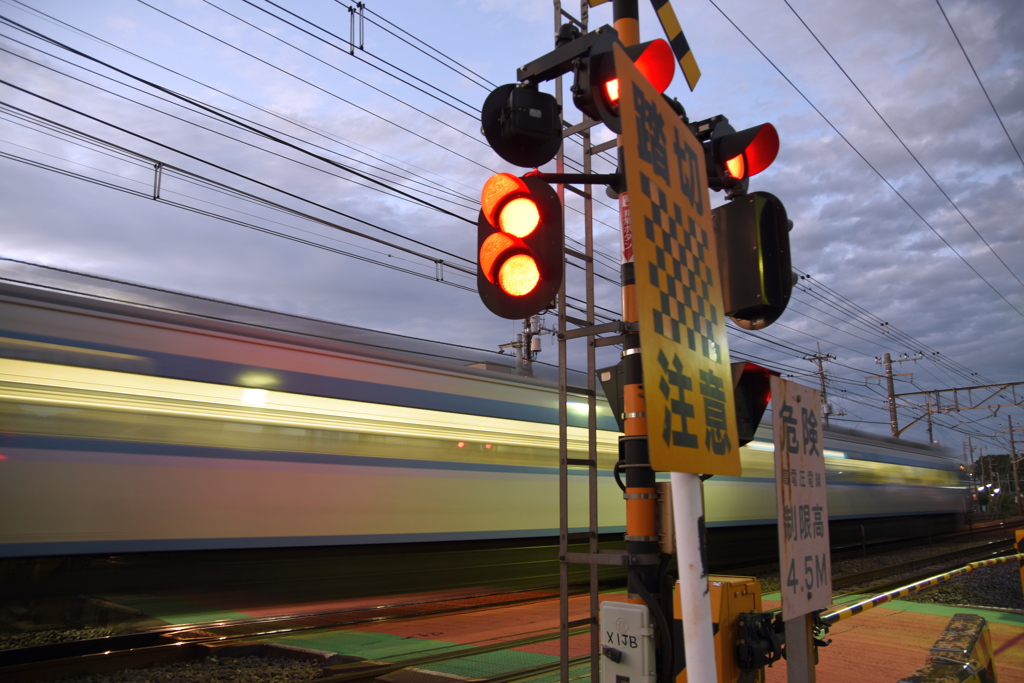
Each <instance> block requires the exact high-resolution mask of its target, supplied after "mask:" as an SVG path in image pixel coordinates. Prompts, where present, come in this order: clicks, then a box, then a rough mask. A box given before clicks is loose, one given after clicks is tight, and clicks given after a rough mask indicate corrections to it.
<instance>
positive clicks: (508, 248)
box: [477, 173, 565, 320]
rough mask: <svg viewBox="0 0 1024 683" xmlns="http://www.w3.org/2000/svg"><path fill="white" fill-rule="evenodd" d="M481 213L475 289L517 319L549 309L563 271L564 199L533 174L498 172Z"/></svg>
mask: <svg viewBox="0 0 1024 683" xmlns="http://www.w3.org/2000/svg"><path fill="white" fill-rule="evenodd" d="M480 205H481V208H480V215H479V217H478V218H477V254H478V260H477V289H478V290H479V292H480V300H481V301H483V303H484V305H485V306H487V308H488V309H489V310H490V311H491V312H492V313H494V314H495V315H498V316H501V317H502V318H508V319H510V320H519V319H523V318H528V317H530V316H531V315H535V314H537V313H539V312H541V311H543V310H545V309H548V308H551V307H552V306H553V302H554V300H555V297H556V296H557V295H558V291H559V290H560V289H561V287H562V279H563V278H564V275H565V256H564V253H565V232H564V218H563V215H562V202H561V201H560V200H559V198H558V194H557V193H556V192H555V191H554V189H553V188H552V187H551V186H550V185H549V184H548V183H546V182H544V181H543V180H541V179H540V178H538V177H536V176H532V175H526V176H523V177H516V176H514V175H512V174H511V173H498V174H496V175H493V176H491V177H490V178H489V179H488V180H487V182H486V183H485V184H484V189H483V192H482V193H481V195H480Z"/></svg>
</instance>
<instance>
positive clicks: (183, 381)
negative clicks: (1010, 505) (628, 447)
mask: <svg viewBox="0 0 1024 683" xmlns="http://www.w3.org/2000/svg"><path fill="white" fill-rule="evenodd" d="M498 358H500V357H498V356H496V354H490V355H488V354H487V353H486V352H482V351H481V352H478V351H473V350H468V349H465V348H461V347H452V346H447V345H442V344H437V343H432V342H424V341H422V340H416V339H409V338H403V337H398V336H395V335H386V334H383V333H375V332H369V331H366V330H362V329H360V328H356V327H349V326H344V325H339V324H334V323H327V322H322V321H315V320H310V319H307V318H301V317H296V316H290V315H284V314H279V313H270V312H267V311H261V310H257V309H253V308H248V307H244V306H238V305H232V304H226V303H222V302H216V301H211V300H207V299H202V298H199V297H191V296H186V295H179V294H173V293H169V292H164V291H160V290H153V289H149V288H144V287H138V286H129V285H125V284H122V283H113V282H110V281H106V280H102V279H97V278H90V277H88V276H83V275H77V274H72V273H66V272H62V271H55V270H50V269H42V268H39V267H34V266H29V265H27V264H19V263H16V262H11V261H0V558H17V557H42V556H51V555H65V556H66V555H82V554H90V555H97V554H114V553H127V552H139V551H162V550H202V549H229V548H274V547H277V548H282V547H303V546H344V545H367V544H382V543H387V544H394V543H410V542H421V541H459V540H477V539H503V538H504V539H530V538H542V537H543V538H550V537H555V536H557V527H558V489H557V483H558V469H557V463H558V427H557V425H558V405H557V385H556V384H554V383H553V382H550V381H545V380H544V379H534V378H524V377H518V376H515V375H514V374H513V373H512V372H511V371H510V369H509V368H508V367H504V368H498V369H497V370H496V369H495V368H494V363H493V361H495V360H497V359H498ZM572 408H573V407H571V409H570V411H569V412H570V423H571V426H570V428H569V447H570V450H571V451H575V453H573V452H571V453H570V457H584V455H583V454H584V453H585V450H586V431H585V429H584V428H583V427H584V425H585V424H586V413H585V411H586V407H585V404H584V406H583V410H584V412H579V411H578V410H575V409H572ZM597 419H598V427H599V432H598V434H599V438H598V445H597V448H598V455H599V462H600V477H599V481H600V483H599V499H600V501H601V503H600V515H599V521H600V526H601V531H602V532H603V533H617V532H618V533H621V532H623V531H624V530H625V517H624V516H625V505H624V504H623V502H622V496H621V493H620V491H619V490H618V487H617V485H616V483H615V480H614V477H613V475H612V466H613V464H614V461H615V460H616V458H617V450H618V449H617V437H618V434H617V431H616V430H617V427H616V422H615V420H614V418H613V416H612V414H611V413H610V411H609V408H608V405H607V404H606V403H604V402H603V401H602V402H600V404H599V407H598V416H597ZM772 450H773V448H772V442H771V434H770V432H768V431H766V430H764V429H762V430H761V431H760V432H759V434H758V438H757V439H756V440H755V441H753V442H751V444H750V445H749V446H748V447H745V448H744V449H743V451H742V462H743V476H742V477H738V478H737V477H714V478H713V479H711V480H709V481H708V482H707V484H706V487H705V493H706V506H707V523H708V526H709V527H710V528H711V529H712V533H714V528H716V527H718V528H730V527H732V528H736V527H747V526H750V525H771V524H774V523H775V497H774V479H773V476H774V469H773V467H774V466H773V459H772V458H773V453H772ZM825 456H826V458H827V460H826V462H827V466H828V469H827V484H828V497H829V513H830V521H831V523H832V524H833V525H836V524H841V523H850V522H852V523H855V524H856V523H858V522H862V521H863V520H867V519H890V520H891V519H897V520H907V519H911V518H913V519H929V520H935V524H936V526H935V529H936V531H938V530H939V528H940V527H945V526H949V525H952V523H953V520H954V518H955V517H956V515H958V514H961V513H963V512H964V511H965V502H966V489H965V487H964V482H963V481H962V480H961V477H960V475H961V470H960V469H959V467H958V464H957V463H956V462H955V461H954V460H953V459H952V458H951V457H950V456H949V454H947V453H946V452H944V451H942V450H940V449H937V448H934V447H930V446H924V445H920V444H913V443H909V442H903V441H899V440H894V439H886V438H881V439H880V438H877V437H866V436H863V435H857V434H855V433H852V432H838V431H832V432H826V435H825ZM586 479H587V477H586V475H585V472H583V471H573V470H571V474H570V480H571V481H570V489H571V491H570V499H571V500H573V501H578V502H579V503H580V509H578V510H577V509H574V510H573V511H572V516H571V517H570V525H573V524H576V525H578V526H579V527H580V528H582V527H584V526H585V519H586V518H585V516H584V515H585V514H586V513H585V509H583V508H584V504H585V501H586ZM833 528H835V527H834V526H833ZM833 533H835V532H833Z"/></svg>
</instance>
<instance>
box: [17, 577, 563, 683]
mask: <svg viewBox="0 0 1024 683" xmlns="http://www.w3.org/2000/svg"><path fill="white" fill-rule="evenodd" d="M553 599H557V596H556V595H552V593H551V592H549V591H520V592H515V593H493V594H487V595H480V596H474V597H467V598H459V599H449V600H439V601H433V602H419V603H404V604H395V605H386V606H377V607H373V608H369V609H355V610H345V611H337V612H322V613H314V614H302V615H285V616H276V617H267V618H258V619H241V620H233V621H228V622H210V623H205V624H190V625H188V626H183V627H173V628H165V629H159V630H154V631H147V632H144V633H137V634H129V635H121V636H108V637H105V638H96V639H89V640H80V641H74V642H69V643H60V644H53V645H41V646H37V647H28V648H20V649H16V650H6V651H0V680H3V681H12V682H13V681H43V680H57V679H60V678H66V677H71V676H77V675H81V674H84V673H92V674H103V673H109V672H113V671H120V670H124V669H134V668H141V667H144V666H151V665H154V664H163V663H172V662H181V661H188V660H192V659H200V658H204V657H208V656H210V655H212V654H215V653H228V654H231V655H236V654H239V653H240V654H251V653H253V648H252V647H251V644H252V643H253V642H254V641H258V640H259V639H260V638H264V637H269V636H281V635H285V634H290V633H300V632H309V633H312V632H316V631H327V630H332V629H338V628H344V627H352V626H358V625H361V624H367V623H380V622H385V621H392V620H400V619H413V618H417V617H428V616H431V617H432V616H440V615H450V614H457V613H465V612H471V611H482V610H491V609H498V608H501V607H510V606H513V605H523V604H528V603H533V602H542V601H548V600H553ZM557 637H558V632H557V630H555V631H554V632H553V634H552V633H543V634H534V635H531V636H528V637H524V638H523V639H522V643H520V644H530V643H533V642H541V641H543V640H549V639H554V638H557ZM243 643H244V644H248V645H250V647H247V648H246V647H243V648H241V649H240V648H239V647H238V646H239V644H243ZM517 646H518V645H511V644H509V643H508V642H503V643H502V644H501V645H496V646H494V647H495V648H496V649H508V648H509V647H517ZM233 647H234V648H235V649H234V651H232V650H231V649H230V648H233ZM480 647H486V646H478V647H476V648H474V649H473V652H474V653H478V654H479V653H481V652H484V651H486V650H481V649H480ZM259 649H260V647H257V650H259ZM262 649H263V650H267V649H268V648H266V647H265V646H263V647H262ZM271 649H272V648H271ZM442 650H444V649H442ZM447 650H450V651H440V652H435V653H432V654H429V655H428V654H423V653H420V655H419V656H417V657H413V658H411V659H409V660H405V659H403V660H402V663H400V664H398V663H396V664H394V665H393V666H394V667H395V668H396V669H400V668H406V667H408V666H414V665H415V662H418V663H419V664H423V663H429V662H432V661H441V660H443V659H445V658H451V657H457V656H462V657H464V656H466V652H465V647H464V646H458V647H457V648H447ZM457 650H461V653H459V652H457ZM274 652H276V654H277V655H278V656H284V657H292V658H301V657H302V656H303V655H302V653H301V651H299V650H297V649H295V648H278V649H276V650H274ZM310 656H311V655H310ZM431 657H434V658H439V659H431ZM324 663H325V664H328V663H329V662H327V661H325V662H324ZM381 666H382V665H380V664H379V663H370V664H362V663H360V662H353V661H347V662H340V663H337V664H333V665H332V670H336V675H338V676H348V678H342V679H339V680H359V679H360V677H370V678H373V677H376V676H380V675H383V673H386V672H384V671H383V670H382V669H381ZM371 674H372V675H371Z"/></svg>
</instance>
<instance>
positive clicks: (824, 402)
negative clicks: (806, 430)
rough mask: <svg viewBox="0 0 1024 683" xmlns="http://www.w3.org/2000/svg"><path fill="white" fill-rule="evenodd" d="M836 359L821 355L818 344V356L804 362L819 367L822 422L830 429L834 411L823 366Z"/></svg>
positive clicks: (819, 343) (819, 344)
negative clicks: (830, 406)
mask: <svg viewBox="0 0 1024 683" xmlns="http://www.w3.org/2000/svg"><path fill="white" fill-rule="evenodd" d="M835 359H836V357H835V356H833V355H832V354H831V353H828V354H825V355H824V356H823V355H821V342H818V353H817V354H815V355H813V356H804V360H809V361H811V362H812V363H816V364H817V365H818V380H819V382H820V383H821V421H822V422H823V423H824V425H825V426H826V427H828V416H829V414H830V413H831V412H832V411H831V409H830V408H829V405H828V392H827V390H826V389H825V367H824V366H823V365H822V361H826V360H835ZM890 393H891V391H890Z"/></svg>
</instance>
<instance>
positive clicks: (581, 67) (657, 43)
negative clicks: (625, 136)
mask: <svg viewBox="0 0 1024 683" xmlns="http://www.w3.org/2000/svg"><path fill="white" fill-rule="evenodd" d="M617 42H618V39H617V37H616V36H615V35H612V34H607V35H606V36H605V38H604V39H600V40H598V41H597V42H596V43H595V44H594V46H593V47H592V48H591V49H590V51H589V52H588V53H587V54H586V55H584V56H582V57H580V58H579V59H578V60H576V65H575V82H574V84H573V87H572V93H573V95H572V100H573V103H574V104H575V105H576V107H577V108H578V109H579V110H580V111H582V112H583V113H584V114H586V115H587V116H589V117H590V118H592V119H595V120H597V121H601V122H602V123H604V125H606V126H608V128H609V129H610V130H611V131H612V132H615V133H620V134H621V133H622V117H621V116H620V114H619V79H618V75H617V74H616V73H615V55H614V53H613V52H612V46H613V45H614V44H615V43H617ZM623 49H624V50H625V51H626V54H627V55H628V56H629V58H630V59H631V60H633V64H634V65H635V66H636V68H637V69H638V70H639V71H640V73H642V74H643V75H644V77H646V78H647V80H648V81H650V82H651V85H653V86H654V88H655V89H656V90H657V91H658V92H659V93H664V92H665V90H666V89H667V88H668V86H669V84H670V83H672V77H673V76H674V75H675V68H676V59H675V55H673V54H672V47H671V46H670V45H669V44H668V43H667V42H665V41H664V40H660V39H659V40H652V41H650V42H647V43H640V44H638V45H631V46H629V47H625V48H623Z"/></svg>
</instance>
